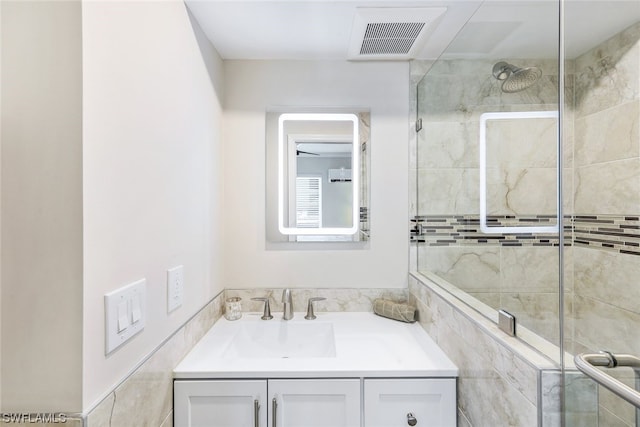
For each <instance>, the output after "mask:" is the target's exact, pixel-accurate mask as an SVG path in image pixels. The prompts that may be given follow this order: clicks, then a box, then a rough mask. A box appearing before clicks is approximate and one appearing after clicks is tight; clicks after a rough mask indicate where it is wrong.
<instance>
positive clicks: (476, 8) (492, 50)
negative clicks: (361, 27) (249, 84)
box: [186, 0, 640, 60]
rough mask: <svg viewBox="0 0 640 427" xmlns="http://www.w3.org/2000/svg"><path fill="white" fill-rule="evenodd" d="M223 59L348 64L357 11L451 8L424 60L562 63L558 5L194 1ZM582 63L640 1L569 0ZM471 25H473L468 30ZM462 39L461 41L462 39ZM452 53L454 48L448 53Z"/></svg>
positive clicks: (573, 40) (569, 40) (638, 9)
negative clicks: (552, 60) (558, 59)
mask: <svg viewBox="0 0 640 427" xmlns="http://www.w3.org/2000/svg"><path fill="white" fill-rule="evenodd" d="M186 4H187V6H188V7H189V10H190V11H191V13H192V14H193V16H194V17H195V19H196V20H197V21H198V22H199V24H200V26H201V27H202V29H203V30H204V32H205V34H206V35H207V37H208V38H209V40H211V42H212V43H213V45H214V46H215V47H216V49H217V50H218V52H219V53H220V55H221V56H222V58H223V59H263V60H277V59H299V60H326V59H347V58H348V49H349V43H350V38H351V31H352V28H353V25H354V18H355V16H356V11H357V8H372V7H375V8H380V7H388V8H408V7H446V8H447V11H446V13H445V14H444V16H443V17H442V19H440V21H439V22H437V24H436V25H435V28H433V32H432V33H431V34H430V35H429V37H428V39H427V41H426V43H425V44H424V45H423V46H422V48H421V49H419V50H418V51H417V53H416V55H415V57H416V58H417V59H436V58H438V57H439V56H440V55H441V54H443V53H444V55H445V57H448V58H554V57H556V56H557V51H558V24H557V23H558V18H557V17H558V2H557V0H511V1H504V0H485V1H478V0H473V1H465V0H412V1H403V0H357V1H353V0H333V1H318V0H285V1H274V0H252V1H249V0H186ZM565 16H566V33H565V34H566V35H565V40H566V49H567V55H568V57H575V56H577V55H579V54H581V53H583V52H584V51H586V50H588V49H589V48H591V47H593V46H595V45H597V44H599V43H600V42H602V41H604V40H606V39H607V38H609V37H611V36H612V35H614V34H616V33H618V32H619V31H621V30H622V29H624V28H626V27H628V26H629V25H631V24H633V23H635V22H638V21H639V20H640V0H601V1H591V0H567V1H566V3H565ZM465 24H466V25H465ZM456 36H457V37H456ZM447 47H448V48H447Z"/></svg>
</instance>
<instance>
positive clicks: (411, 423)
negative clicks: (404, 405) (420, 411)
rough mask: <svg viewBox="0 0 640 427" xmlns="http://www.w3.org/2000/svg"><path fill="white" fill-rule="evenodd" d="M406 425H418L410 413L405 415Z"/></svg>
mask: <svg viewBox="0 0 640 427" xmlns="http://www.w3.org/2000/svg"><path fill="white" fill-rule="evenodd" d="M407 424H409V425H410V426H414V425H416V424H418V420H417V419H416V417H414V416H413V414H412V413H411V412H409V413H408V414H407Z"/></svg>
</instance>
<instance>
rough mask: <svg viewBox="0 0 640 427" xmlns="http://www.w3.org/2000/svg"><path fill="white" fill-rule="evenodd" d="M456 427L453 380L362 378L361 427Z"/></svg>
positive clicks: (454, 385)
mask: <svg viewBox="0 0 640 427" xmlns="http://www.w3.org/2000/svg"><path fill="white" fill-rule="evenodd" d="M414 425H415V426H418V427H420V426H429V427H455V425H456V380H455V379H454V378H402V379H400V378H384V379H367V378H365V379H364V427H391V426H398V427H400V426H414Z"/></svg>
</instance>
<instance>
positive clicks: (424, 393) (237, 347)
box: [174, 313, 458, 427]
mask: <svg viewBox="0 0 640 427" xmlns="http://www.w3.org/2000/svg"><path fill="white" fill-rule="evenodd" d="M457 375H458V369H457V368H456V366H455V365H453V363H452V362H451V361H450V360H449V359H448V358H447V357H446V355H445V354H444V353H443V352H442V350H441V349H440V348H439V347H438V346H437V345H436V344H435V342H434V341H433V340H432V339H431V338H430V337H429V336H428V335H427V334H426V333H425V332H424V330H423V329H422V328H421V327H420V326H419V325H417V324H407V323H402V322H397V321H394V320H389V319H386V318H382V317H379V316H376V315H374V314H373V313H320V314H318V317H317V319H315V320H305V319H304V315H303V314H302V313H296V314H295V316H294V318H293V319H291V320H288V321H284V320H282V319H281V316H279V315H276V316H275V317H274V319H272V320H260V315H259V314H252V313H250V314H246V313H245V315H244V316H243V318H242V319H240V320H237V321H228V320H226V319H220V320H219V321H218V322H217V323H216V324H215V325H214V326H213V328H211V330H210V331H209V332H208V333H207V334H206V335H205V336H204V337H203V339H202V340H201V341H200V342H199V343H198V344H197V345H196V346H195V347H194V348H193V350H192V351H191V352H190V353H189V354H188V355H187V356H186V357H185V358H184V360H183V361H182V362H181V363H180V364H179V365H178V366H177V367H176V369H175V370H174V425H175V426H176V427H187V426H188V427H197V426H198V427H202V426H209V427H217V426H225V427H230V426H244V427H246V426H252V427H340V426H344V427H390V426H403V425H409V426H411V425H417V426H421V425H422V426H427V425H428V426H431V427H437V426H440V427H454V426H455V425H456V377H457Z"/></svg>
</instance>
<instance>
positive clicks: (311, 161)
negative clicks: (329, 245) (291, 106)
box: [266, 112, 369, 242]
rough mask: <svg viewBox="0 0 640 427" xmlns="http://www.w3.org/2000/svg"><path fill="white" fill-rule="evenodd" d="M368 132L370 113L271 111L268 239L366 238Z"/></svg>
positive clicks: (268, 135)
mask: <svg viewBox="0 0 640 427" xmlns="http://www.w3.org/2000/svg"><path fill="white" fill-rule="evenodd" d="M368 130H369V125H368V113H352V112H349V113H343V112H340V113H317V112H314V113H306V112H305V113H299V112H295V113H290V112H283V113H280V112H270V113H267V147H266V152H267V165H266V166H267V240H268V241H270V242H359V241H364V240H367V238H368V208H367V203H366V200H367V198H368V194H367V188H368V185H367V184H366V183H367V181H368V179H367V169H366V164H367V140H368V134H369V132H368ZM274 188H275V191H274Z"/></svg>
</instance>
